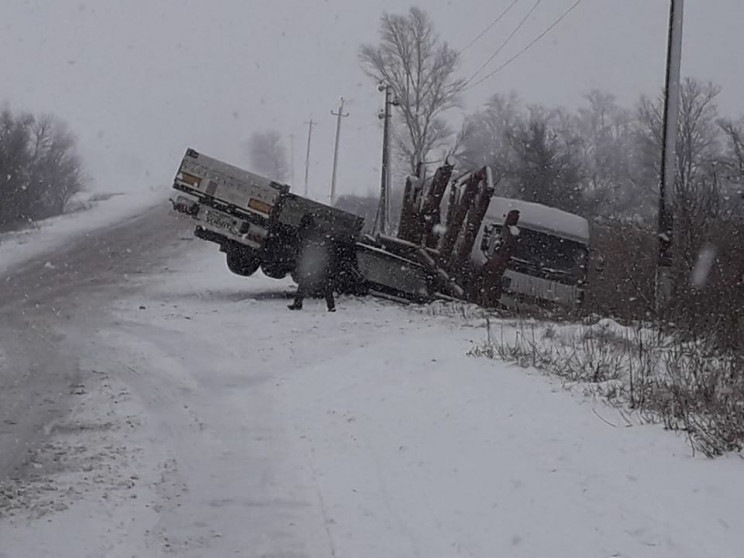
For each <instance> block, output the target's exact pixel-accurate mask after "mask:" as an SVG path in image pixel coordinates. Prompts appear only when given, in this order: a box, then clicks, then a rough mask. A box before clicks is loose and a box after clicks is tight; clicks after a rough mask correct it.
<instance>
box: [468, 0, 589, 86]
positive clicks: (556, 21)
mask: <svg viewBox="0 0 744 558" xmlns="http://www.w3.org/2000/svg"><path fill="white" fill-rule="evenodd" d="M582 2H583V0H576V2H574V3H573V4H572V5H571V7H570V8H568V9H567V10H566V11H565V12H563V13H562V14H561V16H560V17H559V18H558V19H556V20H555V21H554V22H553V23H551V24H550V25H549V26H548V27H547V28H546V29H545V30H544V31H543V32H542V33H540V34H539V35H538V36H537V37H535V39H534V40H533V41H532V42H530V43H529V44H528V45H527V46H526V47H524V48H523V49H522V50H520V51H519V52H518V53H516V54H515V55H514V56H512V57H511V58H509V60H507V61H506V62H504V63H503V64H501V66H499V67H498V68H496V69H495V70H493V71H492V72H490V73H489V74H487V75H485V76H484V77H482V78H481V79H479V80H478V81H476V82H475V83H474V84H472V85H468V83H470V80H468V81H467V82H466V83H465V86H464V87H463V89H462V90H463V91H467V90H469V89H472V88H473V87H475V86H477V85H479V84H481V83H483V82H484V81H486V80H487V79H488V78H490V77H492V76H494V75H495V74H497V73H498V72H500V71H501V70H503V69H504V68H506V67H507V66H509V65H510V64H511V63H512V62H514V61H515V60H516V59H517V58H519V57H520V56H522V55H523V54H524V53H526V52H527V51H528V50H530V49H531V48H532V47H533V46H535V44H536V43H537V42H538V41H540V39H542V38H543V37H544V36H545V35H547V34H548V33H550V32H551V31H552V30H553V28H555V27H556V26H557V25H558V24H559V23H561V22H562V21H563V20H564V19H566V18H567V17H568V15H569V14H570V13H571V12H573V11H574V10H575V9H576V8H578V6H579V4H581V3H582ZM471 79H472V78H471Z"/></svg>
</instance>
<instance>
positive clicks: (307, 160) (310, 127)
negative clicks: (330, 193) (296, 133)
mask: <svg viewBox="0 0 744 558" xmlns="http://www.w3.org/2000/svg"><path fill="white" fill-rule="evenodd" d="M305 124H307V126H308V130H307V155H306V156H305V197H307V179H308V175H309V174H310V140H311V139H312V137H313V126H315V125H316V124H317V122H313V117H312V116H311V117H310V122H305Z"/></svg>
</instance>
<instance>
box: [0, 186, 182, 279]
mask: <svg viewBox="0 0 744 558" xmlns="http://www.w3.org/2000/svg"><path fill="white" fill-rule="evenodd" d="M171 192H172V190H171V189H170V188H166V187H153V188H150V189H143V188H141V189H137V190H135V191H131V192H122V193H115V194H110V197H106V196H100V195H95V194H93V195H87V196H78V197H76V199H75V202H76V203H74V204H69V205H70V207H74V208H75V209H76V210H75V211H71V212H70V213H66V214H64V215H60V216H58V217H53V218H51V219H45V220H43V221H39V222H37V223H36V224H35V225H34V226H33V227H29V228H26V229H23V230H20V231H13V232H6V233H1V234H0V273H4V272H5V271H7V270H8V269H10V268H11V267H12V266H14V265H17V264H19V263H21V262H23V261H26V260H30V259H32V258H34V257H36V256H39V255H41V254H45V253H49V252H54V251H56V250H58V249H61V248H64V247H65V246H66V245H67V244H68V243H69V242H71V241H73V240H74V239H75V238H77V237H79V236H81V235H85V234H86V233H90V232H92V231H94V230H97V229H100V228H101V227H105V226H108V225H111V224H115V223H117V222H120V221H122V220H124V219H126V218H128V217H130V216H134V215H137V214H138V212H141V211H143V210H144V209H147V208H149V207H152V206H153V205H156V204H158V203H167V200H168V196H169V195H170V193H171ZM101 198H104V199H101Z"/></svg>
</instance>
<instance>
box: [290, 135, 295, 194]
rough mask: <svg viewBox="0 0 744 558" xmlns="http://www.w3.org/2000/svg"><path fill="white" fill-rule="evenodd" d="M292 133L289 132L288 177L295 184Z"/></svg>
mask: <svg viewBox="0 0 744 558" xmlns="http://www.w3.org/2000/svg"><path fill="white" fill-rule="evenodd" d="M294 138H295V137H294V134H289V177H290V180H291V182H290V184H291V185H292V186H293V187H294V185H295V157H294Z"/></svg>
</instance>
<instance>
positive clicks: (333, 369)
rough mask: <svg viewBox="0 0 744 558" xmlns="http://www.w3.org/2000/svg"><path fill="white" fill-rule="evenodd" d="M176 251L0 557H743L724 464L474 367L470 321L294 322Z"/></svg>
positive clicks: (481, 333) (414, 313) (573, 397)
mask: <svg viewBox="0 0 744 558" xmlns="http://www.w3.org/2000/svg"><path fill="white" fill-rule="evenodd" d="M188 246H191V248H187V243H185V242H184V251H183V253H182V254H181V257H180V258H178V259H177V260H176V261H174V262H171V263H170V264H169V266H168V271H164V272H161V273H158V274H155V275H151V276H148V277H145V278H143V280H142V284H143V290H142V291H140V293H139V294H137V295H136V296H133V297H130V298H127V299H123V300H121V301H118V302H116V303H115V305H114V309H113V311H114V318H112V320H111V321H110V323H109V325H108V326H107V327H102V328H101V329H100V330H99V333H98V335H97V336H96V338H95V339H93V340H91V344H90V347H89V349H88V351H87V354H86V355H85V357H84V363H85V366H86V368H89V369H91V370H96V371H97V375H99V376H100V377H101V381H100V382H94V383H93V384H92V385H90V386H88V385H86V386H85V389H84V390H83V391H85V392H87V393H85V394H81V395H80V397H81V398H82V399H81V403H85V404H84V405H81V410H80V413H78V414H77V415H75V416H74V417H73V418H72V419H70V420H71V422H69V423H65V424H64V425H60V426H57V427H56V429H53V434H54V437H53V441H52V442H51V445H50V447H49V448H48V451H47V452H46V455H47V457H43V456H40V457H39V461H38V462H39V464H40V465H41V466H40V467H39V479H38V480H37V481H35V482H37V485H36V488H35V487H34V484H33V483H31V484H30V485H28V486H27V485H22V486H16V487H14V488H13V490H15V491H16V492H19V493H22V497H23V498H24V500H22V502H23V504H22V505H21V506H15V507H12V506H11V507H10V511H9V512H8V511H6V512H5V519H2V520H0V541H2V546H0V556H3V557H8V558H11V557H13V558H15V557H16V556H57V557H68V556H69V557H77V556H122V557H124V556H126V557H130V556H160V555H173V556H179V557H181V556H183V557H187V558H188V557H197V556H228V555H237V556H277V557H278V556H287V557H288V556H291V557H293V558H294V557H300V556H307V557H311V556H312V557H315V556H338V557H341V556H349V557H352V556H353V557H355V558H364V557H370V558H372V557H374V558H378V557H380V556H400V557H409V556H421V557H429V556H458V555H462V556H476V557H486V556H515V557H520V556H525V557H527V556H566V557H573V556H608V557H609V556H616V557H620V556H633V557H645V556H648V557H651V556H653V557H666V556H669V557H672V556H674V557H680V556H681V557H697V556H710V557H717V556H720V557H724V556H726V557H729V556H736V555H738V554H739V551H740V548H741V546H742V544H744V532H742V531H741V530H740V529H738V528H737V521H738V518H739V517H741V516H742V513H744V483H742V482H741V481H740V478H741V473H742V464H741V461H740V460H739V459H736V458H733V457H732V458H722V459H719V460H716V461H709V460H705V459H700V458H693V457H691V456H690V452H689V450H688V448H687V447H686V445H685V442H684V440H683V439H681V438H680V437H679V436H676V435H674V434H670V433H667V432H664V431H663V430H662V429H661V428H659V427H655V426H645V427H634V428H622V427H612V426H610V425H609V424H608V422H609V423H614V424H616V425H619V424H622V421H621V419H620V417H619V416H618V415H617V414H616V411H615V410H613V409H612V408H610V407H608V406H605V405H604V404H603V403H601V402H596V401H591V400H589V399H585V398H583V397H581V395H580V394H578V393H575V392H574V393H571V392H566V391H563V390H562V389H561V388H560V385H559V383H558V382H557V381H552V380H550V379H547V378H545V377H544V376H543V375H541V374H539V373H529V372H527V373H525V371H523V370H521V369H518V368H516V367H512V366H507V365H505V364H503V363H501V362H498V361H492V360H486V359H477V358H472V357H468V356H466V353H467V352H468V350H469V349H470V347H471V342H473V341H475V342H480V341H482V340H483V338H484V337H485V335H486V334H485V330H484V329H483V328H482V320H481V319H480V318H479V317H478V316H477V315H474V316H463V317H460V318H458V317H453V316H430V315H428V314H427V312H426V311H422V310H421V309H418V308H405V307H399V306H396V305H394V304H388V303H385V302H381V301H378V300H375V299H366V300H357V299H353V298H342V299H341V300H340V302H339V312H338V313H337V314H335V315H332V314H327V313H325V312H324V309H323V305H322V303H321V302H314V301H309V302H308V304H307V307H306V309H305V310H303V311H302V312H299V313H293V312H289V311H287V310H286V304H287V302H288V300H287V299H286V296H285V291H286V290H288V289H290V288H291V283H290V282H289V281H283V282H282V281H274V280H269V279H267V278H265V277H262V276H260V275H257V276H255V277H253V278H250V279H242V278H239V277H236V276H232V275H230V274H229V273H228V272H227V271H226V269H225V264H224V256H223V255H221V254H220V253H219V252H218V251H217V250H216V249H215V248H214V247H213V246H210V245H206V244H198V245H195V244H194V243H188ZM505 330H506V331H507V332H508V331H509V325H508V324H507V325H505ZM112 398H113V399H112ZM114 399H118V400H119V401H120V402H119V403H115V404H114V403H113V402H112V401H113V400H114ZM595 412H596V413H597V414H595ZM597 415H600V416H601V417H603V419H605V420H607V421H608V422H604V421H603V420H600V418H598V416H597ZM75 425H79V426H75ZM76 448H85V449H80V450H77V449H76ZM123 448H126V449H123ZM76 452H78V453H79V454H80V456H81V457H80V458H79V459H78V458H76V457H75V455H76ZM55 455H59V458H58V460H57V463H60V464H61V465H60V466H59V469H56V470H55V469H53V468H49V467H47V465H45V463H47V462H48V461H49V459H50V457H49V456H51V460H52V462H54V456H55ZM92 463H95V465H94V467H93V469H92V470H90V471H87V470H86V469H87V468H89V465H90V464H92ZM32 466H33V465H32ZM86 475H88V478H86ZM94 476H95V477H94ZM91 478H98V479H99V480H100V482H99V483H96V482H91V481H90V479H91ZM132 496H136V497H134V498H133V497H132ZM1 506H2V504H0V509H2V508H1ZM6 507H7V506H6ZM38 510H43V512H44V514H43V515H42V516H41V517H39V515H40V514H39V512H38ZM80 524H84V525H85V528H84V529H80V528H79V527H77V528H76V529H75V530H74V536H71V535H70V533H71V531H72V527H71V526H74V525H80Z"/></svg>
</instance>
